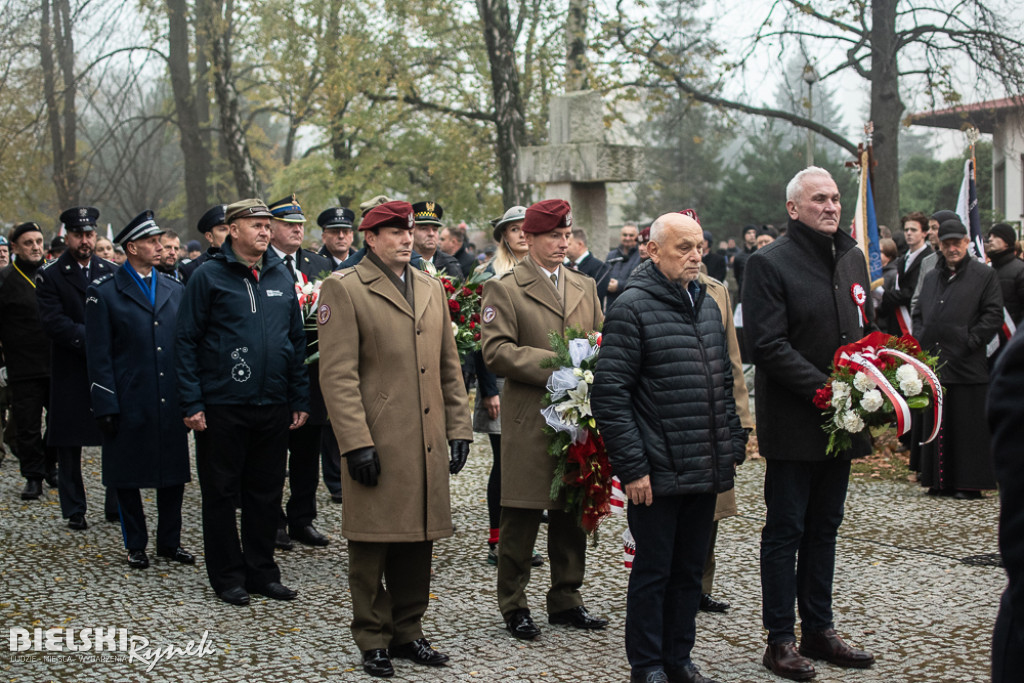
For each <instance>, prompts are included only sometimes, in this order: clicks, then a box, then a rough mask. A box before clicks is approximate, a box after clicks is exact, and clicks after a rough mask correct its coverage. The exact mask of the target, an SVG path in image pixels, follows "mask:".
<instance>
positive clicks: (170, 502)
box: [117, 484, 185, 550]
mask: <svg viewBox="0 0 1024 683" xmlns="http://www.w3.org/2000/svg"><path fill="white" fill-rule="evenodd" d="M184 497H185V485H184V484H177V485H175V486H165V487H163V488H159V489H157V490H156V512H157V522H156V547H157V549H158V550H159V549H165V550H174V549H175V548H177V547H178V546H179V545H181V501H182V499H183V498H184ZM117 503H118V507H119V508H120V510H121V534H122V535H123V536H124V547H125V548H127V549H128V550H145V549H146V545H147V544H148V543H149V534H147V533H146V514H145V512H143V510H142V494H141V493H140V492H139V489H122V488H119V489H117Z"/></svg>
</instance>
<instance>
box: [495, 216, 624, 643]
mask: <svg viewBox="0 0 1024 683" xmlns="http://www.w3.org/2000/svg"><path fill="white" fill-rule="evenodd" d="M523 232H525V233H526V241H527V246H528V249H529V253H528V254H527V255H526V256H525V257H524V258H523V260H522V261H520V262H519V263H518V264H517V265H516V266H515V267H514V268H512V269H511V270H509V271H508V272H506V273H504V274H503V275H501V276H500V277H497V278H493V279H491V280H488V282H487V284H485V285H484V300H483V306H484V307H483V311H482V314H481V319H482V320H483V355H484V361H485V362H486V363H487V367H488V368H489V369H490V370H492V371H493V372H494V373H495V374H497V375H499V376H503V377H505V388H504V390H503V392H502V397H501V403H502V412H503V413H505V414H506V415H509V416H511V418H512V419H511V420H510V421H507V422H505V424H504V425H503V427H504V428H503V430H502V435H501V450H502V451H503V452H504V453H507V454H508V456H507V457H503V458H502V459H501V505H502V508H501V521H500V524H499V534H498V536H499V538H500V541H499V543H498V607H499V609H500V610H501V615H502V617H503V618H504V619H505V623H506V625H507V627H508V629H509V631H510V632H511V633H512V635H513V636H515V637H516V638H520V639H523V640H532V639H533V638H536V637H537V636H538V635H539V634H540V629H539V628H538V627H537V626H536V624H534V622H533V619H532V618H531V616H530V608H529V605H528V604H527V601H526V584H527V583H528V582H529V579H530V563H531V560H532V558H533V545H534V542H535V541H536V539H537V530H538V528H539V527H540V521H541V516H542V514H543V513H544V510H548V511H549V513H548V519H549V524H548V555H549V557H550V561H551V589H550V590H549V591H548V595H547V611H548V622H549V623H552V624H563V625H566V626H572V627H575V628H582V629H601V628H604V627H605V626H606V625H607V624H608V622H607V621H606V620H605V619H600V618H597V617H593V616H591V615H590V614H589V613H588V612H587V610H586V608H585V607H584V606H583V597H582V596H581V595H580V592H579V589H580V586H581V585H582V584H583V575H584V572H585V568H586V535H585V534H584V532H583V530H582V529H581V528H580V527H579V525H578V524H577V522H576V520H575V519H574V518H573V517H572V516H571V515H569V514H567V513H566V512H565V511H563V509H562V507H563V505H564V500H561V499H559V500H553V499H552V498H551V496H550V491H551V479H552V478H553V476H554V466H555V461H554V459H553V458H552V457H551V456H550V455H548V452H547V446H548V443H547V437H546V436H545V435H544V431H543V429H542V427H543V425H544V419H543V417H542V416H541V413H540V406H541V399H542V398H543V397H544V392H545V388H544V387H545V385H546V384H547V381H548V377H549V376H550V375H551V373H552V372H553V370H552V369H551V368H542V367H541V361H543V360H545V359H548V358H552V357H553V356H554V351H552V350H551V347H550V344H549V342H548V334H549V333H550V332H551V331H552V330H555V331H558V332H561V331H563V330H565V329H566V328H567V327H571V326H574V327H579V328H582V329H584V330H597V329H599V328H600V326H601V323H602V321H603V320H604V316H603V315H602V313H601V301H600V299H599V298H598V296H597V285H596V283H595V281H594V280H593V278H591V277H589V276H587V275H584V274H583V273H577V272H575V271H573V270H570V269H569V268H563V267H562V262H563V261H564V260H565V254H566V250H567V249H568V247H569V239H570V237H571V235H572V212H571V210H570V208H569V203H568V202H566V201H565V200H562V199H548V200H545V201H542V202H538V203H536V204H534V205H533V206H531V207H529V208H528V209H527V210H526V221H525V223H524V224H523Z"/></svg>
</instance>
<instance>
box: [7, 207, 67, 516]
mask: <svg viewBox="0 0 1024 683" xmlns="http://www.w3.org/2000/svg"><path fill="white" fill-rule="evenodd" d="M10 240H11V248H12V249H13V251H14V261H13V262H12V263H11V264H10V265H8V266H6V267H5V268H3V269H0V345H2V346H3V350H4V358H5V360H6V362H7V366H6V373H7V377H6V381H7V389H8V392H9V396H10V399H11V418H12V422H13V423H14V424H15V425H17V426H18V428H17V430H16V433H15V435H14V439H13V443H11V446H12V449H13V451H14V453H15V454H16V455H17V456H18V461H19V463H20V466H21V476H22V477H24V478H25V488H24V489H22V491H21V499H22V500H36V499H38V498H39V496H40V495H42V492H43V486H42V482H43V479H47V480H48V482H49V483H50V484H51V485H56V483H57V480H56V479H55V474H56V471H57V452H56V450H55V449H54V448H53V447H52V446H47V445H46V441H45V438H44V436H43V412H44V411H45V410H46V406H47V405H48V404H49V402H50V338H49V337H48V336H47V334H46V332H45V331H43V326H42V323H40V321H39V303H38V301H37V300H36V284H35V276H36V271H38V270H39V268H40V267H41V266H42V265H43V258H44V256H45V255H46V246H45V244H46V243H45V242H44V240H43V232H42V229H41V228H40V227H39V225H37V224H36V223H22V224H21V225H17V226H15V227H14V229H13V230H12V231H11V238H10Z"/></svg>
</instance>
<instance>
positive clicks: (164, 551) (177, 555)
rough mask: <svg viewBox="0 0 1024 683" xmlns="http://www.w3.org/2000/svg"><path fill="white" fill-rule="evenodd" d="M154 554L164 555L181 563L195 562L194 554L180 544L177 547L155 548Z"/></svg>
mask: <svg viewBox="0 0 1024 683" xmlns="http://www.w3.org/2000/svg"><path fill="white" fill-rule="evenodd" d="M156 554H157V555H158V556H160V557H166V558H167V559H169V560H174V561H175V562H180V563H181V564H195V563H196V556H195V555H193V554H192V553H190V552H189V551H187V550H185V549H184V548H182V547H181V546H180V545H179V546H178V547H177V548H157V549H156Z"/></svg>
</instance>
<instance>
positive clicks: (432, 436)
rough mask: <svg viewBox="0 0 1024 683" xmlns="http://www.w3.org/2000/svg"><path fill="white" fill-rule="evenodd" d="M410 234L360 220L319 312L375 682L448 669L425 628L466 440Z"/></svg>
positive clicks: (357, 627) (465, 422)
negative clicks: (356, 257)
mask: <svg viewBox="0 0 1024 683" xmlns="http://www.w3.org/2000/svg"><path fill="white" fill-rule="evenodd" d="M413 225H414V222H413V212H412V206H411V205H410V204H409V203H408V202H387V203H385V204H382V205H380V206H376V207H374V208H372V209H371V210H370V211H369V212H367V214H366V216H365V217H364V218H363V221H362V223H361V224H360V226H359V229H360V230H361V231H362V232H363V234H364V236H365V238H366V246H367V251H366V258H364V259H363V260H362V261H360V262H359V264H358V265H356V266H355V267H354V268H350V269H346V270H342V271H339V272H337V273H334V274H333V275H332V276H331V277H330V278H328V279H327V280H326V281H325V282H324V285H323V289H322V290H321V294H320V305H319V309H318V312H317V320H318V322H319V327H320V340H321V343H320V357H321V360H322V363H321V364H320V383H321V387H322V388H323V394H324V401H325V402H326V404H327V411H328V413H330V415H331V418H332V419H331V426H332V427H333V428H334V434H335V436H337V439H338V445H339V447H340V450H341V452H342V454H343V456H342V459H343V460H344V462H345V464H346V467H345V468H344V470H345V471H344V473H343V476H342V489H343V492H344V497H345V503H344V505H343V507H342V529H341V531H342V534H343V535H344V536H345V538H347V539H348V556H349V588H350V590H351V594H352V635H353V637H354V639H355V641H356V644H357V645H358V646H359V649H360V650H361V651H362V653H363V668H364V670H365V671H366V672H367V673H369V674H370V675H371V676H379V677H390V676H393V675H394V668H393V666H392V663H391V659H392V658H403V659H411V660H412V661H413V662H414V663H417V664H423V665H428V666H439V665H442V664H444V663H445V662H447V661H448V656H447V655H444V654H442V653H440V652H438V651H436V650H434V649H433V648H432V647H431V646H430V643H429V642H428V641H427V640H426V639H425V638H424V637H423V629H422V625H421V620H422V617H423V614H424V612H426V609H427V604H428V602H429V593H430V571H431V570H430V564H431V553H432V550H433V544H434V541H435V540H437V539H440V538H446V537H448V536H451V535H452V520H451V508H450V497H449V490H448V487H449V481H448V478H449V474H456V473H458V472H459V471H460V470H461V469H462V467H463V466H464V465H465V464H466V457H467V456H468V454H469V444H470V442H471V441H472V439H473V431H472V427H471V425H470V420H469V412H468V409H467V408H468V406H467V398H466V391H465V389H464V387H463V383H462V372H461V370H460V367H459V354H458V351H457V349H456V347H455V337H454V336H453V335H452V329H451V320H450V318H449V314H448V301H447V296H446V294H445V292H444V289H443V288H442V287H441V283H440V282H439V281H438V280H436V279H435V278H433V277H431V276H430V275H428V274H426V273H423V272H420V271H419V270H418V269H416V268H414V267H412V266H411V265H410V263H409V261H410V257H411V254H412V242H413V237H412V231H413ZM417 416H418V417H417ZM382 578H383V579H384V583H382V582H381V579H382ZM385 584H386V587H385Z"/></svg>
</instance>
